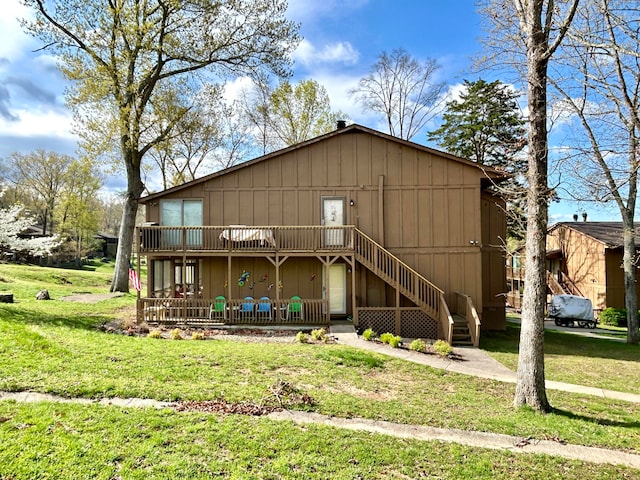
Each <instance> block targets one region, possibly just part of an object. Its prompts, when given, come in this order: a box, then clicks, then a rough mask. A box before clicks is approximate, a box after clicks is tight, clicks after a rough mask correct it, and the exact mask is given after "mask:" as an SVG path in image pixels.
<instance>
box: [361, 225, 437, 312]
mask: <svg viewBox="0 0 640 480" xmlns="http://www.w3.org/2000/svg"><path fill="white" fill-rule="evenodd" d="M354 242H355V254H356V259H357V260H358V261H359V262H360V263H362V264H363V265H364V266H366V267H367V268H368V269H369V270H371V271H372V272H373V273H375V274H376V275H378V276H379V277H380V278H382V279H383V280H384V281H385V282H387V283H388V284H389V285H391V286H392V287H394V288H398V289H399V290H400V292H401V293H402V294H403V295H404V296H406V297H407V298H408V299H409V300H411V301H412V302H414V303H415V304H416V305H418V306H419V307H422V308H424V309H425V310H426V311H427V313H428V314H429V315H430V316H431V317H432V318H435V319H438V318H440V306H441V300H442V299H443V294H444V292H443V291H442V290H440V289H439V288H438V287H436V286H435V285H434V284H433V283H431V282H430V281H429V280H427V279H426V278H424V277H423V276H422V275H420V274H419V273H418V272H416V271H415V270H413V269H412V268H411V267H410V266H408V265H407V264H406V263H404V262H402V261H401V260H400V259H399V258H398V257H396V256H395V255H393V254H392V253H391V252H389V251H388V250H386V249H385V248H384V247H383V246H381V245H380V244H378V243H377V242H375V241H374V240H372V239H371V238H369V237H368V236H367V235H366V234H364V233H362V232H361V231H360V230H357V229H356V230H355V235H354Z"/></svg>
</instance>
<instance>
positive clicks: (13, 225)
mask: <svg viewBox="0 0 640 480" xmlns="http://www.w3.org/2000/svg"><path fill="white" fill-rule="evenodd" d="M33 223H34V220H33V218H32V217H31V216H29V215H28V214H26V213H25V212H24V207H23V206H22V205H13V206H11V207H9V208H0V251H6V250H12V251H16V252H27V253H29V254H31V255H36V256H42V255H48V254H49V253H51V250H53V249H54V248H55V247H56V246H58V245H59V244H60V241H59V240H58V237H56V236H53V237H40V238H20V237H19V236H18V235H19V234H20V233H21V232H24V231H25V230H26V229H27V228H29V226H30V225H33Z"/></svg>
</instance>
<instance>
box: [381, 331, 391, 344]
mask: <svg viewBox="0 0 640 480" xmlns="http://www.w3.org/2000/svg"><path fill="white" fill-rule="evenodd" d="M393 337H394V335H393V333H389V332H385V333H383V334H382V335H380V341H381V342H382V343H389V342H390V341H391V339H392V338H393Z"/></svg>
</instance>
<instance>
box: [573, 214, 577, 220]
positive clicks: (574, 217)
mask: <svg viewBox="0 0 640 480" xmlns="http://www.w3.org/2000/svg"><path fill="white" fill-rule="evenodd" d="M573 221H574V222H577V221H578V214H577V213H574V214H573Z"/></svg>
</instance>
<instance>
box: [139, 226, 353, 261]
mask: <svg viewBox="0 0 640 480" xmlns="http://www.w3.org/2000/svg"><path fill="white" fill-rule="evenodd" d="M138 230H139V233H138V236H137V238H139V239H140V253H143V254H144V253H152V252H184V251H189V252H198V251H207V252H212V251H220V252H245V251H264V252H267V251H287V252H295V251H300V252H307V251H344V250H352V249H353V232H354V227H353V226H351V225H344V226H331V227H327V226H314V225H309V226H245V225H228V226H203V227H186V226H182V227H160V226H155V225H154V226H146V225H145V226H142V227H138Z"/></svg>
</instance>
